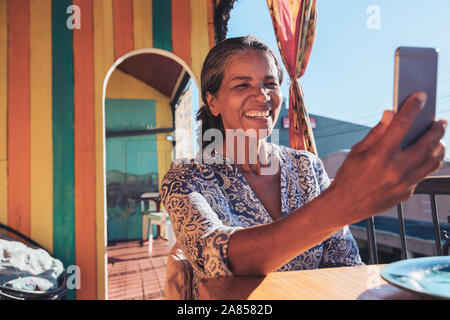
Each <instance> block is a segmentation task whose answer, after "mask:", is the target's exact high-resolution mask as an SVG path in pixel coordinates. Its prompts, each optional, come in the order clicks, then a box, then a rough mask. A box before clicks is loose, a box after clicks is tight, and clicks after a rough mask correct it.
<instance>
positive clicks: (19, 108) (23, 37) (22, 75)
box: [8, 0, 30, 235]
mask: <svg viewBox="0 0 450 320" xmlns="http://www.w3.org/2000/svg"><path fill="white" fill-rule="evenodd" d="M8 224H9V226H11V227H12V228H14V229H17V230H18V231H20V232H22V233H24V234H25V235H30V3H29V0H9V1H8Z"/></svg>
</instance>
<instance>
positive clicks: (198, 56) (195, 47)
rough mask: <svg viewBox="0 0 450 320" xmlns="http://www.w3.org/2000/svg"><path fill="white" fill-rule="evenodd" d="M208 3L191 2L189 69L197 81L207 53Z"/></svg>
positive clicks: (203, 0)
mask: <svg viewBox="0 0 450 320" xmlns="http://www.w3.org/2000/svg"><path fill="white" fill-rule="evenodd" d="M208 1H209V0H197V1H192V2H191V21H192V25H191V52H192V53H191V56H192V64H191V68H192V72H193V73H194V76H195V78H196V79H197V80H200V78H201V77H200V75H201V71H202V65H203V60H205V58H206V55H207V54H208V51H209V40H208V39H209V36H208V5H207V2H208ZM197 83H200V81H197Z"/></svg>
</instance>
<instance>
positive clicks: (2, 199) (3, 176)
mask: <svg viewBox="0 0 450 320" xmlns="http://www.w3.org/2000/svg"><path fill="white" fill-rule="evenodd" d="M7 4H8V2H7V1H0V222H1V223H3V224H7V223H8V172H7V165H8V162H7V157H8V19H7Z"/></svg>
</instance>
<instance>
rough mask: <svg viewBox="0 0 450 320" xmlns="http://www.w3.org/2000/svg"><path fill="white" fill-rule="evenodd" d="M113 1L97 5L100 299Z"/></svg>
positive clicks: (103, 291)
mask: <svg viewBox="0 0 450 320" xmlns="http://www.w3.org/2000/svg"><path fill="white" fill-rule="evenodd" d="M112 12H113V9H112V0H102V1H94V58H95V59H94V60H95V64H94V71H95V75H94V78H95V150H96V156H95V163H96V174H95V188H96V191H95V194H96V214H97V217H96V226H97V230H96V241H97V245H96V247H97V299H101V300H103V299H106V298H107V297H108V295H107V283H106V277H107V273H106V265H107V261H106V205H105V199H106V194H105V174H104V171H105V168H104V128H103V82H104V80H105V76H106V73H107V72H108V70H109V68H110V67H111V66H112V64H113V63H114V37H113V15H112Z"/></svg>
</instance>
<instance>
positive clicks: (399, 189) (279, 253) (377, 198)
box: [228, 93, 447, 275]
mask: <svg viewBox="0 0 450 320" xmlns="http://www.w3.org/2000/svg"><path fill="white" fill-rule="evenodd" d="M425 101H426V95H425V94H424V93H416V94H413V95H412V96H411V97H410V98H409V99H408V100H407V101H406V102H405V104H404V106H403V107H402V108H401V111H400V112H399V113H398V114H396V115H394V114H393V113H390V112H385V114H384V117H383V119H382V121H381V122H380V123H379V124H378V125H377V126H376V127H374V128H373V129H372V130H371V131H370V132H369V134H368V135H367V136H366V137H365V138H364V139H363V140H362V141H361V142H360V143H358V144H357V145H355V146H354V147H353V148H352V150H351V151H350V153H349V155H348V157H347V159H346V161H345V162H344V164H343V165H342V167H341V169H340V170H339V171H338V173H337V175H336V177H335V179H334V181H333V183H332V184H331V185H330V187H329V188H328V189H327V190H325V191H324V192H323V193H322V194H321V195H319V196H318V197H317V198H315V199H314V200H312V201H311V202H309V203H308V204H306V205H304V206H302V207H301V208H299V209H297V210H296V211H294V212H292V213H291V214H289V215H288V216H287V217H285V218H283V219H280V220H277V221H274V222H273V223H270V224H265V225H259V226H254V227H250V228H246V229H242V230H237V231H236V232H234V233H233V234H232V235H231V237H230V239H229V245H228V257H229V264H230V268H231V270H232V272H233V273H234V274H237V275H262V274H267V273H269V272H272V271H274V270H277V269H278V268H279V267H281V266H283V265H284V264H285V263H287V262H289V261H290V260H291V259H292V258H293V257H295V256H297V255H298V254H300V253H301V252H304V251H306V250H308V249H309V248H311V247H313V246H315V245H317V244H318V243H320V242H322V241H323V240H325V239H327V238H329V237H330V236H331V235H332V234H333V233H335V232H336V231H337V230H339V229H341V228H342V227H344V226H346V225H349V224H352V223H355V222H358V221H360V220H362V219H365V218H368V217H370V216H373V215H376V214H379V213H382V212H383V211H385V210H387V209H389V208H391V207H392V206H394V205H395V204H397V203H399V202H401V201H404V200H406V199H407V198H409V197H410V196H411V195H412V194H413V192H414V188H415V186H416V185H417V183H418V182H419V181H421V180H422V179H423V178H425V177H426V176H428V175H429V174H431V173H432V172H434V171H436V170H437V169H438V168H439V167H440V166H441V165H442V161H443V158H444V154H445V147H444V145H443V143H442V142H441V138H442V137H443V135H444V133H445V128H446V126H447V122H446V121H445V120H440V121H435V122H434V124H433V126H432V128H431V129H430V130H429V131H428V132H427V133H426V134H425V135H424V136H423V137H422V138H421V139H420V140H419V141H418V142H417V143H416V144H414V145H412V146H411V147H409V148H407V149H405V150H401V148H400V143H401V141H402V140H403V138H404V136H405V135H406V133H407V132H408V130H409V128H410V127H411V125H412V123H413V121H414V119H415V118H416V116H417V115H418V114H419V112H420V110H421V109H422V107H423V105H424V104H425Z"/></svg>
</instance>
